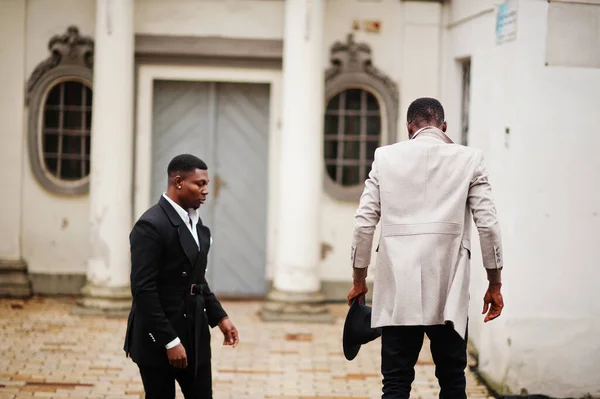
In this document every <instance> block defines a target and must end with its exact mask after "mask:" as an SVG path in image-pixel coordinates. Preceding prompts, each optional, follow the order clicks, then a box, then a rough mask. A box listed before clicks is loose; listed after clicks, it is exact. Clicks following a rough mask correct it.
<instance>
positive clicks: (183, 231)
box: [158, 196, 198, 267]
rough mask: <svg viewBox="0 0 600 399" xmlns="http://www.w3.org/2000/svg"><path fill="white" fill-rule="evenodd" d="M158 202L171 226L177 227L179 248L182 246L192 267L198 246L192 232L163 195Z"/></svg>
mask: <svg viewBox="0 0 600 399" xmlns="http://www.w3.org/2000/svg"><path fill="white" fill-rule="evenodd" d="M158 203H159V204H160V206H161V207H162V208H163V210H164V211H165V213H166V214H167V216H168V217H169V220H170V221H171V223H172V224H173V226H175V227H177V235H178V236H179V243H180V244H181V248H183V252H185V255H186V256H187V258H188V260H189V261H190V266H192V267H193V266H194V264H195V263H196V258H197V257H198V246H197V245H196V241H195V240H194V237H193V236H192V233H190V230H189V229H188V228H187V226H186V225H185V224H184V223H183V220H181V217H180V216H179V214H178V213H177V211H175V209H173V206H171V204H169V201H167V200H166V199H165V198H164V197H162V196H161V197H160V200H159V201H158Z"/></svg>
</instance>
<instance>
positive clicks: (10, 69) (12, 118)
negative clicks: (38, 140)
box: [0, 0, 25, 261]
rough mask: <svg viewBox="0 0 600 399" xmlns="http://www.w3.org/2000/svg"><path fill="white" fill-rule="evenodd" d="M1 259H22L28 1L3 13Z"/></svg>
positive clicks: (16, 1) (0, 48)
mask: <svg viewBox="0 0 600 399" xmlns="http://www.w3.org/2000/svg"><path fill="white" fill-rule="evenodd" d="M0 37H4V38H10V40H2V41H0V58H1V59H2V62H0V87H2V95H0V120H2V124H1V125H0V139H1V140H2V145H0V185H2V196H0V260H9V261H15V260H19V259H20V258H21V242H20V238H21V202H22V182H23V178H22V173H21V171H22V167H21V165H22V163H23V153H22V149H23V139H22V137H23V135H22V129H23V101H24V97H23V84H22V82H23V72H24V65H23V63H24V62H25V52H24V48H25V4H24V3H23V2H22V1H19V0H10V1H6V2H4V3H3V4H2V13H0Z"/></svg>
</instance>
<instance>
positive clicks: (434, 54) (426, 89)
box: [320, 0, 441, 299]
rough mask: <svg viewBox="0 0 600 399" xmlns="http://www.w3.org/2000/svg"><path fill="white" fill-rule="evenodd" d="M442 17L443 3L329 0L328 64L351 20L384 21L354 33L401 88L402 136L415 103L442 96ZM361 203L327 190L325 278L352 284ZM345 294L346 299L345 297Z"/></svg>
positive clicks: (323, 213) (323, 216) (324, 204)
mask: <svg viewBox="0 0 600 399" xmlns="http://www.w3.org/2000/svg"><path fill="white" fill-rule="evenodd" d="M440 18H441V6H440V5H439V4H434V3H431V4H430V3H420V2H398V1H395V0H382V1H381V2H359V1H354V0H353V1H348V0H328V1H327V8H326V15H325V20H326V22H325V42H326V43H327V54H326V61H327V64H326V67H327V66H328V63H329V47H330V46H331V44H333V43H334V42H335V41H336V40H342V41H344V40H345V38H346V35H347V34H348V33H350V32H351V31H352V22H353V20H355V19H357V20H359V21H363V20H368V19H373V20H380V21H381V32H380V33H378V34H377V33H367V32H364V31H362V29H361V30H360V31H357V32H355V40H356V41H357V42H366V43H368V44H369V46H371V49H372V57H373V64H374V65H375V66H376V67H377V68H380V69H381V70H382V71H383V72H384V73H386V74H387V75H388V76H390V78H391V79H393V80H394V81H395V82H396V83H397V84H398V87H399V91H400V96H399V97H400V105H399V108H400V110H399V112H400V115H399V121H398V137H399V140H402V139H405V138H406V135H407V133H406V127H405V122H403V121H405V119H406V118H405V114H406V109H407V108H408V105H409V104H410V102H412V101H413V100H414V99H415V98H417V97H421V96H426V95H427V96H437V95H438V94H439V90H440V84H439V81H440V76H439V63H438V60H439V58H440V53H439V50H440V49H439V44H440V39H441V35H440V28H439V26H440ZM357 206H358V198H357V200H356V201H355V202H342V201H338V200H335V199H333V198H331V197H330V196H329V195H328V194H327V193H326V192H324V193H323V197H322V210H321V220H322V226H323V227H322V230H321V234H322V236H321V240H322V241H323V243H325V244H327V245H329V246H331V250H330V251H329V252H328V253H327V255H326V258H325V259H324V260H322V262H321V266H320V271H321V278H322V280H327V281H340V282H348V284H349V285H350V284H351V278H352V277H351V276H352V270H351V266H350V245H351V242H352V231H353V217H354V213H355V211H356V208H357ZM379 231H380V228H379V226H378V227H377V229H376V232H375V238H374V245H373V252H372V254H373V255H372V258H371V265H372V266H371V270H370V272H369V277H368V280H369V281H372V277H373V271H374V270H375V262H376V252H375V247H376V245H377V242H378V240H379ZM340 299H343V298H340Z"/></svg>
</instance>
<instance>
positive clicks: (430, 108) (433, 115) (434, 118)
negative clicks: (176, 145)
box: [406, 97, 446, 126]
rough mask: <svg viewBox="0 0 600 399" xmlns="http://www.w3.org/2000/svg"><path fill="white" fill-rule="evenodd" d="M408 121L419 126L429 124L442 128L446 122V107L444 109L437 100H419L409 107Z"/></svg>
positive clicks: (427, 98)
mask: <svg viewBox="0 0 600 399" xmlns="http://www.w3.org/2000/svg"><path fill="white" fill-rule="evenodd" d="M406 120H407V121H408V122H413V123H416V124H418V125H422V124H425V123H428V124H432V125H435V126H441V125H442V124H443V123H444V121H445V120H446V117H445V115H444V107H442V104H441V103H440V102H439V101H438V100H436V99H435V98H430V97H421V98H417V99H416V100H415V101H413V102H412V104H410V106H409V107H408V112H407V113H406Z"/></svg>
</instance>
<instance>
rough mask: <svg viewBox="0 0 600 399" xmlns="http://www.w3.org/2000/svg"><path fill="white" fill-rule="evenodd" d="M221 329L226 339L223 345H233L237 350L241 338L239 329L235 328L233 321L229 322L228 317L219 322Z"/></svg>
mask: <svg viewBox="0 0 600 399" xmlns="http://www.w3.org/2000/svg"><path fill="white" fill-rule="evenodd" d="M219 328H220V329H221V332H222V333H223V337H224V338H225V339H224V340H223V345H231V346H233V347H234V348H235V347H236V346H237V344H238V343H239V342H240V337H239V335H238V331H237V328H235V326H234V325H233V323H232V322H231V320H229V318H228V317H226V318H224V319H223V320H221V321H220V322H219Z"/></svg>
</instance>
